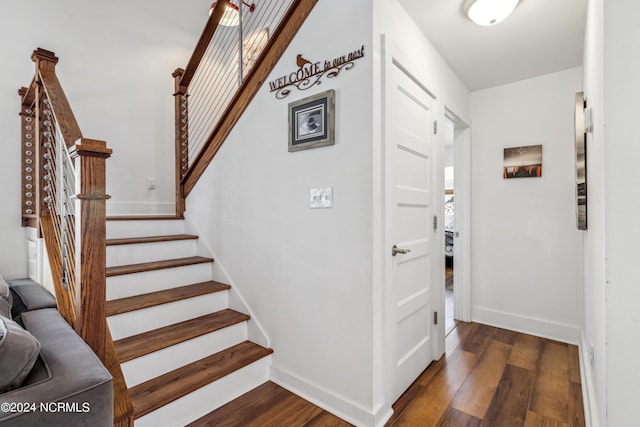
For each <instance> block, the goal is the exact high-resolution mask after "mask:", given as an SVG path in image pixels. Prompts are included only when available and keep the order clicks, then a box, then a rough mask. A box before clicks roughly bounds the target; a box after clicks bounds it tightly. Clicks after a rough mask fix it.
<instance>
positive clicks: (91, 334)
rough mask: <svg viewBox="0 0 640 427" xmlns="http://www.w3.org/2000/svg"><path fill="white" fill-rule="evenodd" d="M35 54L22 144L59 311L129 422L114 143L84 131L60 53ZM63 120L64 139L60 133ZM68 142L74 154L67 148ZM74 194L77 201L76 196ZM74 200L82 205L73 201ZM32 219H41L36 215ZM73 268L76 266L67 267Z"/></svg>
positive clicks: (122, 425) (125, 426) (119, 422)
mask: <svg viewBox="0 0 640 427" xmlns="http://www.w3.org/2000/svg"><path fill="white" fill-rule="evenodd" d="M31 58H32V60H33V61H34V62H35V64H36V73H35V78H34V81H33V82H32V84H31V85H30V86H29V87H28V88H23V89H21V90H20V91H19V94H20V96H21V101H22V111H21V116H22V120H23V128H24V129H23V145H24V144H26V141H31V140H33V142H32V144H31V145H30V146H29V148H33V151H34V152H35V155H33V153H32V157H33V158H32V159H31V158H30V163H29V164H33V169H35V170H36V171H37V172H36V173H34V176H30V177H29V178H28V180H29V181H30V182H33V187H34V188H33V192H34V193H36V194H38V198H37V200H38V203H37V204H38V206H37V210H36V212H35V215H34V216H35V225H36V226H38V227H39V228H40V230H41V232H42V234H43V237H44V239H45V245H46V247H47V253H48V256H49V263H50V266H51V272H52V276H53V281H54V287H55V292H56V300H57V303H58V310H59V311H60V313H61V314H62V316H63V317H64V318H65V319H66V320H67V322H69V324H70V325H72V326H73V327H74V328H75V330H76V331H77V332H78V334H79V335H80V337H82V339H83V340H84V341H85V342H86V343H87V344H88V345H89V346H90V347H91V349H92V350H93V351H94V353H95V354H96V355H97V356H98V357H99V358H100V360H102V362H103V363H104V364H105V366H106V367H107V369H108V370H109V372H110V373H111V375H112V377H113V386H114V425H115V426H118V427H130V426H133V405H132V403H131V399H130V396H129V393H128V390H127V387H126V383H125V380H124V376H123V373H122V369H121V367H120V364H119V362H118V360H117V355H116V351H115V346H114V343H113V340H112V338H111V334H110V332H109V328H108V325H107V321H106V201H107V199H109V197H110V196H108V195H107V194H106V167H105V166H106V160H107V159H108V158H109V157H110V156H111V149H109V148H107V144H106V142H104V141H98V140H93V139H87V138H83V136H82V132H81V131H80V127H79V126H78V123H77V121H76V118H75V116H74V114H73V111H72V109H71V106H70V104H69V101H68V99H67V97H66V95H65V93H64V90H63V89H62V86H61V84H60V81H59V80H58V77H57V76H56V73H55V66H56V64H57V62H58V58H57V57H56V56H55V54H54V53H53V52H50V51H47V50H44V49H37V50H36V51H34V52H33V55H32V57H31ZM27 117H28V118H30V120H29V121H28V123H29V126H28V129H30V130H29V132H32V133H34V134H35V138H34V137H33V135H30V136H29V138H27V137H26V136H25V135H24V131H25V129H26V128H27V126H26V125H25V120H26V118H27ZM56 125H57V129H58V130H59V132H60V134H61V135H62V138H63V139H64V146H63V145H61V144H62V141H60V140H59V139H58V137H57V136H55V135H53V134H54V133H56V132H55V131H54V127H55V126H56ZM56 134H57V133H56ZM32 146H33V147H32ZM65 146H66V147H67V151H68V155H67V154H66V152H63V150H64V147H65ZM56 156H62V157H56ZM58 161H60V162H61V163H64V165H65V166H63V167H62V170H56V168H57V166H56V165H57V164H58ZM45 163H46V164H45ZM71 165H73V166H71ZM67 168H68V170H69V175H68V176H70V177H71V178H70V179H73V177H75V181H76V182H77V185H76V187H75V188H73V186H72V185H69V184H68V182H67V183H65V182H64V181H62V182H63V183H59V182H56V181H55V180H56V179H60V180H62V179H63V178H61V175H62V174H63V173H66V171H67ZM71 168H73V171H71ZM23 180H24V178H23ZM23 187H24V185H23ZM62 187H64V189H62ZM75 191H77V194H75ZM71 196H74V198H75V202H70V201H69V200H70V199H71ZM23 200H24V195H23ZM23 203H24V202H23ZM74 203H75V209H73V208H71V205H73V204H74ZM59 206H64V207H62V208H61V207H59ZM23 215H24V212H23ZM24 222H25V220H24V216H23V223H24ZM29 224H30V225H34V223H33V221H30V222H29ZM68 235H69V236H70V237H68V238H67V237H66V236H68ZM61 242H62V244H61ZM65 243H66V246H65ZM62 246H64V248H65V249H63V248H62ZM67 259H68V261H65V260H67ZM67 267H68V268H69V269H71V270H73V271H68V270H65V268H67ZM66 277H68V278H69V279H67V278H66Z"/></svg>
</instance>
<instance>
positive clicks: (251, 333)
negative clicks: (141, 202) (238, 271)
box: [184, 212, 271, 348]
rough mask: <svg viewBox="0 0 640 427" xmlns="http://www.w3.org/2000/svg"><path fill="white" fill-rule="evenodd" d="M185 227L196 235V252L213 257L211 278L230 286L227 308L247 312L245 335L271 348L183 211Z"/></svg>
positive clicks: (225, 274)
mask: <svg viewBox="0 0 640 427" xmlns="http://www.w3.org/2000/svg"><path fill="white" fill-rule="evenodd" d="M184 222H185V229H186V230H187V231H188V232H190V233H193V234H196V235H198V236H199V237H198V251H197V252H198V253H199V254H203V255H206V256H209V257H211V258H213V259H214V260H215V261H214V263H213V275H214V277H213V280H216V281H219V282H224V283H226V284H228V285H230V286H231V289H229V308H231V309H233V310H236V311H240V312H242V313H247V314H248V315H249V316H250V319H249V321H248V322H247V335H248V339H249V341H253V342H255V343H256V344H259V345H261V346H263V347H266V348H271V340H270V339H269V335H267V331H266V330H265V329H264V327H263V326H262V324H261V323H260V321H259V320H258V318H257V317H256V314H255V313H254V312H253V310H251V307H249V304H247V301H246V300H245V299H244V297H243V296H242V293H241V292H240V289H239V288H238V286H237V285H236V284H235V282H234V281H233V279H232V278H231V276H230V275H229V273H228V272H227V270H226V269H225V268H224V265H223V263H222V261H221V260H220V259H219V258H218V257H216V254H215V252H214V251H213V249H211V246H210V245H209V242H207V241H206V239H204V238H203V237H202V236H204V234H203V233H201V232H200V230H199V229H198V226H197V225H196V224H195V221H193V220H192V219H191V217H190V216H189V214H188V213H186V212H185V218H184Z"/></svg>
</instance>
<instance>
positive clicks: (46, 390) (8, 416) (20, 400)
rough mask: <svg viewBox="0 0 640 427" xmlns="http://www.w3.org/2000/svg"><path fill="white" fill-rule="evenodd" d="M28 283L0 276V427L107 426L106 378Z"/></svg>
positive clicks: (49, 302)
mask: <svg viewBox="0 0 640 427" xmlns="http://www.w3.org/2000/svg"><path fill="white" fill-rule="evenodd" d="M55 307H56V304H55V299H54V298H53V297H52V296H51V294H49V293H48V292H47V291H46V290H45V289H44V288H43V287H41V286H40V285H38V284H37V283H35V282H33V281H31V280H29V279H20V280H12V281H7V282H5V281H4V280H3V279H2V278H1V277H0V426H2V427H14V426H15V427H18V426H19V427H32V426H33V427H36V426H42V427H45V426H46V427H57V426H60V427H62V426H64V427H75V426H78V427H80V426H82V427H85V426H98V427H101V426H104V427H107V426H109V427H111V426H113V386H112V381H111V375H110V374H109V372H108V371H107V370H106V368H105V367H104V366H103V365H102V363H101V362H100V360H99V359H98V358H97V357H96V356H95V354H94V353H93V352H92V351H91V349H90V348H89V347H88V346H87V345H86V344H85V342H84V341H83V340H82V339H81V338H80V337H79V336H78V335H77V334H76V332H75V331H74V330H73V329H72V328H71V327H70V326H69V325H68V324H67V322H66V321H65V320H64V319H63V318H62V316H61V315H60V313H59V312H58V310H57V309H56V308H55Z"/></svg>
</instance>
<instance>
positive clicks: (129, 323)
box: [107, 291, 229, 340]
mask: <svg viewBox="0 0 640 427" xmlns="http://www.w3.org/2000/svg"><path fill="white" fill-rule="evenodd" d="M228 306H229V296H228V291H221V292H215V293H212V294H207V295H201V296H198V297H193V298H188V299H184V300H180V301H174V302H170V303H167V304H161V305H157V306H155V307H148V308H144V309H141V310H135V311H131V312H129V313H123V314H118V315H115V316H109V317H107V323H108V324H109V329H110V330H111V336H112V337H113V339H114V340H119V339H122V338H125V337H129V336H131V335H136V334H140V333H142V332H146V331H150V330H153V329H158V328H162V327H163V326H168V325H173V324H174V323H179V322H182V321H184V320H188V319H193V318H194V317H200V316H204V315H205V314H210V313H213V312H216V311H220V310H224V309H225V308H227V307H228Z"/></svg>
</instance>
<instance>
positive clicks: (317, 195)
mask: <svg viewBox="0 0 640 427" xmlns="http://www.w3.org/2000/svg"><path fill="white" fill-rule="evenodd" d="M309 207H310V208H311V209H327V208H330V207H333V187H324V188H312V189H310V190H309Z"/></svg>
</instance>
